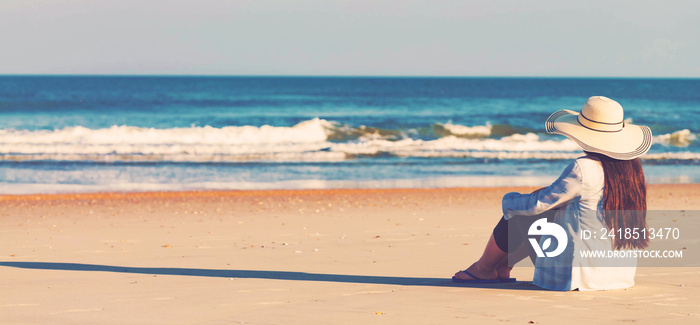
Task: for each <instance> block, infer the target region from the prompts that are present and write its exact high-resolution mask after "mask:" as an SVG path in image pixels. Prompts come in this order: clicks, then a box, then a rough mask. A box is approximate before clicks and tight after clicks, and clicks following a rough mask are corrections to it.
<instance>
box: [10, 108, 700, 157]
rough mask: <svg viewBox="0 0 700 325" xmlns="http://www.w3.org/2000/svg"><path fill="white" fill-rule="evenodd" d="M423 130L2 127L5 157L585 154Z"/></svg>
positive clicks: (440, 127)
mask: <svg viewBox="0 0 700 325" xmlns="http://www.w3.org/2000/svg"><path fill="white" fill-rule="evenodd" d="M422 129H423V131H420V130H417V129H416V128H406V129H382V128H376V127H371V126H359V127H357V126H351V125H346V124H340V123H336V122H331V121H327V120H324V119H319V118H315V119H311V120H307V121H303V122H301V123H299V124H297V125H294V126H290V127H279V126H268V125H265V126H227V127H222V128H214V127H210V126H204V127H194V126H193V127H189V128H168V129H154V128H140V127H133V126H112V127H110V128H103V129H88V128H85V127H82V126H76V127H68V128H64V129H58V130H37V131H28V130H12V129H9V130H0V161H36V160H55V161H96V162H115V161H124V162H142V161H155V162H194V163H200V162H246V161H342V160H346V159H353V158H357V157H374V156H387V155H388V156H395V157H422V158H432V157H454V158H461V157H464V158H493V159H545V160H557V159H571V158H575V157H577V156H579V155H580V154H581V149H580V148H579V147H578V146H577V145H576V144H575V143H574V142H573V141H571V140H568V139H564V138H562V137H556V139H555V137H551V136H548V135H544V134H541V133H535V132H534V131H532V130H528V129H524V128H517V127H513V126H509V125H490V124H486V125H476V126H464V125H459V124H453V123H451V122H450V123H444V124H442V123H435V124H432V125H426V126H425V127H423V128H422ZM425 130H428V132H427V133H426V131H425ZM696 138H697V137H696V135H695V134H693V133H691V132H690V131H689V130H680V131H676V132H673V133H669V134H663V135H657V136H655V137H654V142H655V143H656V144H660V145H662V146H668V147H674V148H683V147H688V146H690V145H692V144H693V142H694V141H695V140H696ZM644 159H646V160H669V159H672V160H678V161H695V160H700V153H698V152H690V151H688V152H678V151H671V152H660V153H659V152H652V153H650V154H648V155H646V156H645V157H644Z"/></svg>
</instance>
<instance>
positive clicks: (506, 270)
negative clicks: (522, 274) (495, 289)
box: [496, 264, 513, 279]
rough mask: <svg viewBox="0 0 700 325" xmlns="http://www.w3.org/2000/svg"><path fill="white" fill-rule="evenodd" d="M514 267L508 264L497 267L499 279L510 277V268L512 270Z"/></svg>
mask: <svg viewBox="0 0 700 325" xmlns="http://www.w3.org/2000/svg"><path fill="white" fill-rule="evenodd" d="M512 269H513V268H512V267H509V266H508V264H506V265H503V266H500V267H498V268H496V272H497V273H498V278H499V279H509V278H510V270H512Z"/></svg>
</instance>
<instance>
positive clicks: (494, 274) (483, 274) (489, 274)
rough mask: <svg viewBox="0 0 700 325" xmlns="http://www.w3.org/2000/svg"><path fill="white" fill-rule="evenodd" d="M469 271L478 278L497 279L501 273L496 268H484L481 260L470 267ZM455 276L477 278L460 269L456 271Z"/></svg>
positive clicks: (467, 278)
mask: <svg viewBox="0 0 700 325" xmlns="http://www.w3.org/2000/svg"><path fill="white" fill-rule="evenodd" d="M467 271H469V273H471V274H473V275H474V276H476V277H477V278H478V280H495V279H497V278H499V273H498V271H496V270H484V269H482V268H481V267H480V266H479V262H475V263H474V264H472V265H471V266H470V267H468V268H467ZM455 278H456V279H459V280H477V279H474V277H471V276H469V275H468V274H466V273H464V271H459V272H457V273H455Z"/></svg>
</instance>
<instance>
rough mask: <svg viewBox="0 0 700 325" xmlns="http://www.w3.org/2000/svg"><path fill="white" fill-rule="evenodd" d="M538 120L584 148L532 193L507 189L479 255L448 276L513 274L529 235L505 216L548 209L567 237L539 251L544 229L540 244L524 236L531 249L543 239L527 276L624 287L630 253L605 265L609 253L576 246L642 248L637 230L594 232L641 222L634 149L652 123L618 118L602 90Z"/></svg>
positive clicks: (647, 142) (549, 283) (471, 278)
mask: <svg viewBox="0 0 700 325" xmlns="http://www.w3.org/2000/svg"><path fill="white" fill-rule="evenodd" d="M545 127H546V129H547V133H550V134H560V135H564V136H566V137H568V138H570V139H571V140H573V141H575V142H576V143H577V144H579V145H580V146H581V147H582V148H583V150H584V151H585V152H586V156H583V157H580V158H578V159H576V160H574V161H573V162H572V163H571V164H569V166H568V167H567V168H566V169H565V170H564V172H563V173H562V174H561V176H560V177H559V178H558V179H557V180H556V181H555V182H554V183H552V184H551V185H549V186H548V187H545V188H543V189H540V190H537V191H535V192H533V193H531V194H520V193H515V192H512V193H508V194H506V195H505V196H504V197H503V202H502V208H503V218H501V220H500V222H499V223H498V225H497V226H496V227H495V228H494V230H493V234H492V235H491V238H490V239H489V241H488V243H487V244H486V248H485V250H484V253H483V255H482V256H481V258H480V259H479V260H478V261H476V262H475V263H474V264H472V265H471V266H470V267H469V268H467V269H466V270H464V271H459V272H457V273H456V274H455V275H454V277H453V278H452V279H453V281H455V282H466V283H484V282H507V281H509V280H511V281H513V280H514V279H510V278H509V276H510V270H511V269H512V267H511V266H512V265H513V264H514V261H517V259H516V258H514V255H515V254H516V252H517V251H518V249H520V250H522V248H523V247H526V246H529V245H528V244H529V243H526V242H527V241H526V240H525V236H527V235H528V234H525V235H523V234H518V232H517V229H514V228H516V227H514V225H513V222H514V221H513V220H512V219H511V218H513V219H515V220H525V219H526V217H528V216H530V217H531V219H532V217H533V216H535V217H534V218H537V217H542V216H544V215H546V214H547V213H548V212H549V213H548V214H549V215H550V220H551V219H552V216H553V222H554V223H555V224H556V225H558V226H560V227H561V228H562V230H563V231H561V235H562V236H561V237H562V238H563V237H564V236H563V235H564V234H565V235H566V242H565V243H557V249H559V247H560V246H559V245H562V244H563V245H565V247H566V248H565V249H564V250H563V251H561V250H560V251H559V252H555V253H558V254H551V253H552V252H548V254H549V255H544V254H543V250H547V248H548V247H551V243H552V241H551V236H543V237H542V238H541V239H540V243H539V244H540V247H535V246H536V245H537V241H536V240H535V239H531V240H530V241H531V242H532V244H533V245H532V246H533V249H537V250H539V249H540V248H541V247H543V248H542V249H541V250H539V252H538V254H537V255H538V257H537V258H536V259H535V275H534V279H533V283H534V284H536V285H538V286H540V287H542V288H546V289H551V290H564V291H568V290H575V289H579V290H606V289H619V288H627V287H631V286H632V285H634V274H635V271H636V259H632V260H631V261H630V259H627V261H626V262H625V263H624V266H620V264H616V265H615V266H610V264H605V263H610V261H609V260H608V261H607V262H604V261H601V260H600V259H598V260H596V259H592V258H589V257H586V256H583V255H582V254H580V252H581V251H584V250H589V251H613V250H626V249H642V248H645V247H646V246H647V245H648V239H647V238H643V236H639V237H638V238H636V239H635V238H629V239H626V238H624V237H623V238H619V237H620V236H602V235H601V234H600V233H601V229H608V230H612V231H615V234H617V233H618V229H621V231H622V233H624V232H625V230H626V229H634V228H637V229H640V230H641V229H645V228H646V213H645V211H646V184H645V180H644V172H643V171H642V166H641V164H640V162H639V159H638V157H639V156H641V155H643V154H645V153H646V152H647V151H648V150H649V147H651V130H650V129H649V128H648V127H646V126H637V125H632V124H629V123H625V122H624V116H623V110H622V106H620V104H618V103H617V102H616V101H614V100H611V99H609V98H606V97H601V96H595V97H591V98H589V99H588V101H587V102H586V103H585V104H584V105H583V108H582V109H581V112H580V113H576V112H573V111H570V110H561V111H558V112H556V113H554V114H552V115H551V116H550V117H549V118H548V119H547V121H546V123H545ZM509 220H511V221H509ZM545 222H546V219H545V220H542V219H540V220H538V221H537V222H536V223H535V224H533V225H532V227H531V228H530V233H529V234H530V235H532V234H533V233H532V232H533V231H534V230H533V229H534V228H536V229H537V230H541V228H540V226H542V225H545ZM548 224H549V223H548ZM509 225H510V226H511V233H510V236H509V232H508V228H509ZM549 225H550V226H556V225H552V224H549ZM545 226H546V225H545ZM555 228H557V227H555ZM521 230H522V229H521ZM586 231H590V232H588V233H587V234H591V233H596V232H597V236H588V237H589V238H584V237H586V236H582V234H583V233H584V232H586ZM550 234H551V233H550ZM509 237H510V238H509ZM545 237H546V238H545ZM606 237H607V238H606ZM509 241H510V243H509ZM561 247H564V246H561ZM576 252H578V253H576ZM550 255H551V256H550ZM555 255H556V256H555ZM509 259H510V261H511V263H509ZM618 262H619V261H618Z"/></svg>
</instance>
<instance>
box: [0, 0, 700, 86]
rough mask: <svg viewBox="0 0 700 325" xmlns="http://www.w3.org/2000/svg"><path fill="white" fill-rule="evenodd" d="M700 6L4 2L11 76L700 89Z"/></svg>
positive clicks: (1, 17) (4, 55) (676, 0)
mask: <svg viewBox="0 0 700 325" xmlns="http://www.w3.org/2000/svg"><path fill="white" fill-rule="evenodd" d="M699 12H700V1H696V0H666V1H646V0H637V1H634V0H626V1H614V0H607V1H601V0H586V1H561V0H558V1H555V0H547V1H524V0H520V1H498V0H483V1H482V0H479V1H469V0H458V1H451V0H449V1H438V0H433V1H411V0H386V1H367V0H352V1H332V0H308V1H302V0H299V1H266V0H254V1H236V0H230V1H224V0H197V1H194V0H193V1H179V0H165V1H160V0H96V1H88V0H53V1H48V0H47V1H39V0H35V1H33V0H0V44H1V45H0V74H186V75H190V74H196V75H397V76H406V75H420V76H608V77H609V76H613V77H615V76H620V77H639V76H642V77H700V64H698V62H697V60H698V58H700V42H698V41H697V40H698V35H700V19H698V13H699Z"/></svg>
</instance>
